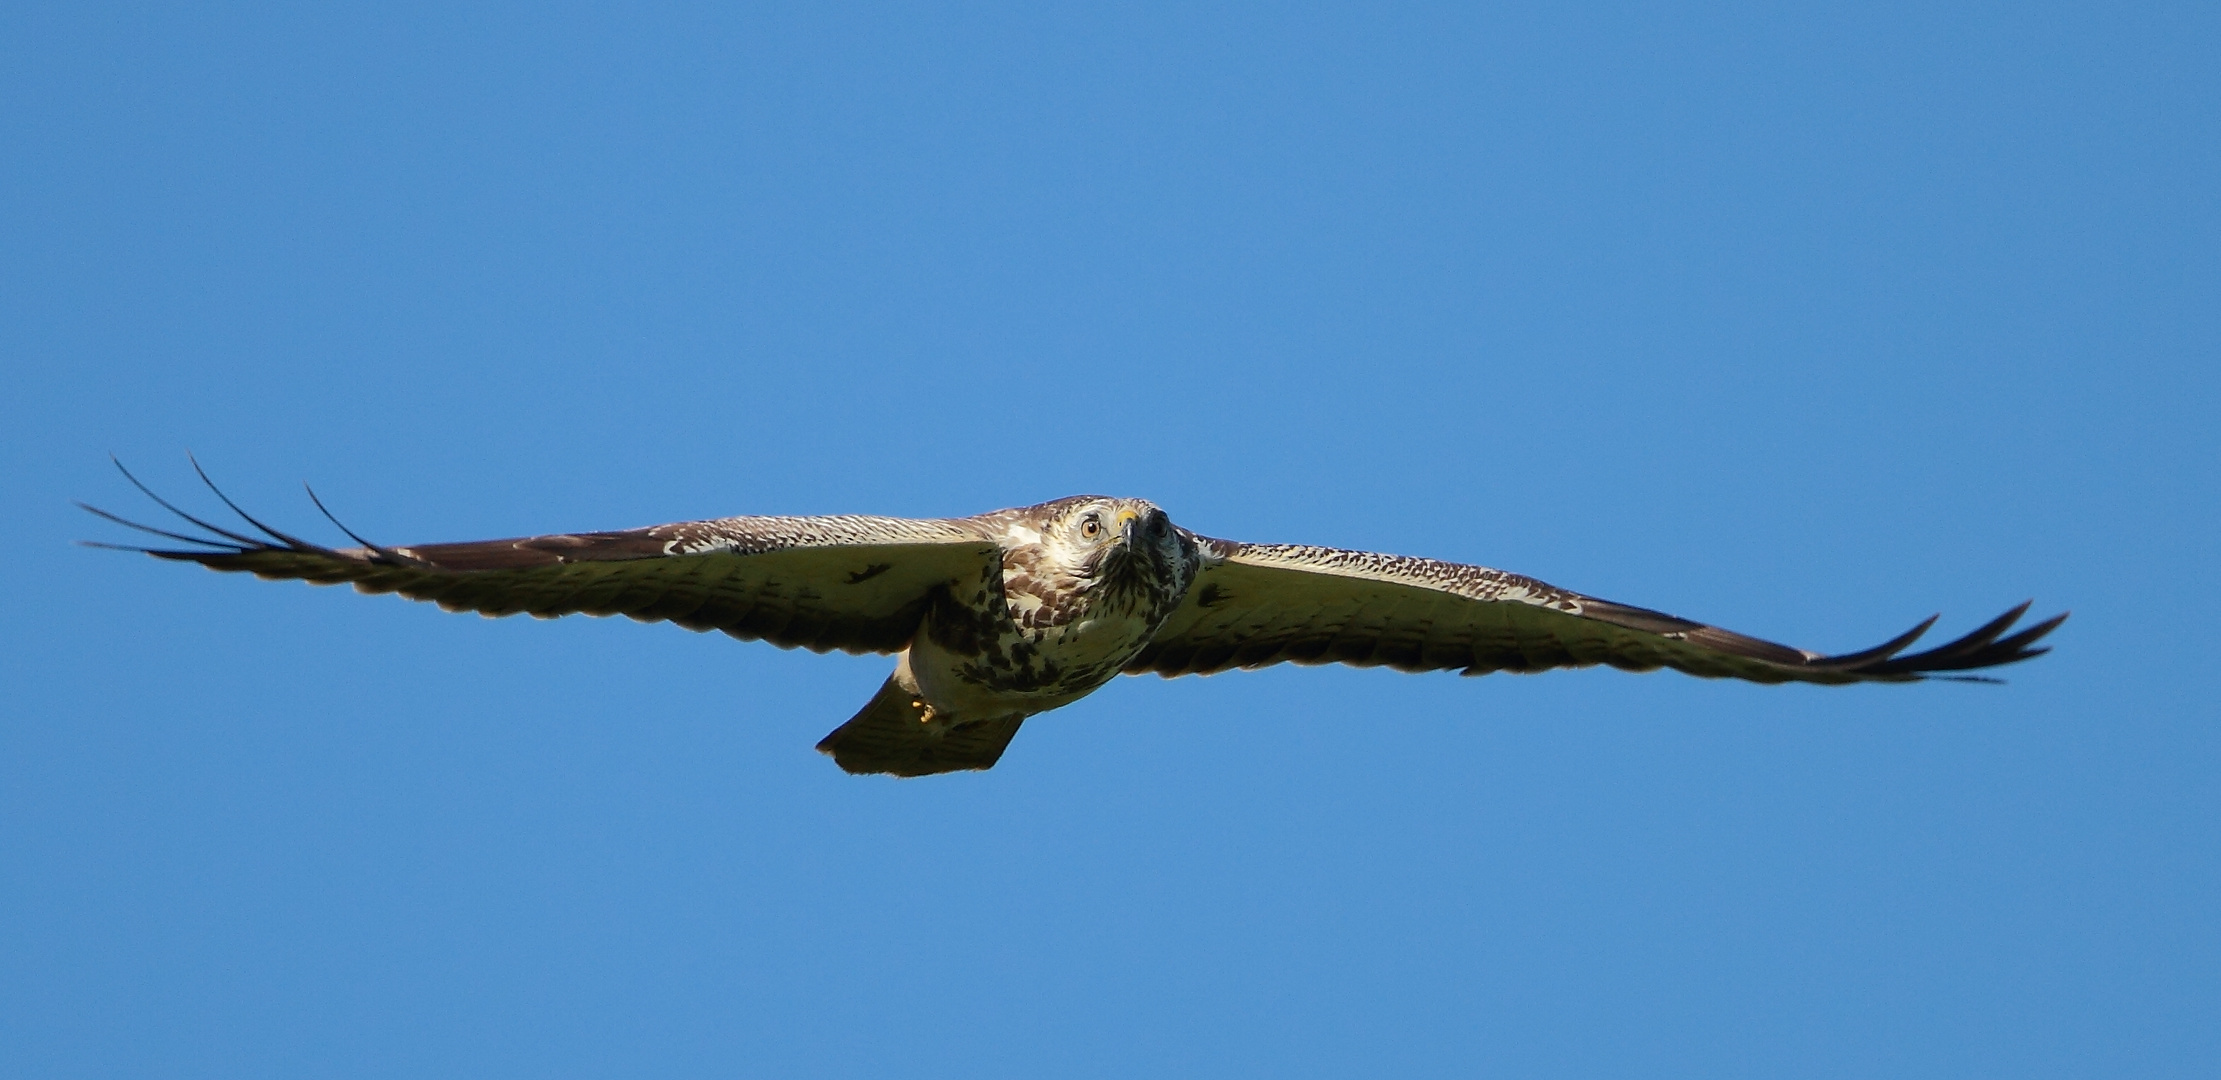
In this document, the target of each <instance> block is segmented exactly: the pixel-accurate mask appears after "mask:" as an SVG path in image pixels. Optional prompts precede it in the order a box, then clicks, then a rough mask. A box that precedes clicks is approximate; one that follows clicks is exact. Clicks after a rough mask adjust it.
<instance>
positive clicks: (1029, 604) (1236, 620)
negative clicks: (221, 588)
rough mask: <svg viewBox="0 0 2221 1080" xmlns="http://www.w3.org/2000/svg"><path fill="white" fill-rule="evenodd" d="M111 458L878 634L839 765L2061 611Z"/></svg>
mask: <svg viewBox="0 0 2221 1080" xmlns="http://www.w3.org/2000/svg"><path fill="white" fill-rule="evenodd" d="M117 467H118V468H119V469H120V468H122V464H121V463H120V462H119V463H118V464H117ZM194 468H195V470H198V469H199V465H198V464H197V463H196V464H195V465H194ZM124 476H125V477H126V478H129V479H130V480H131V483H132V484H134V485H136V486H137V487H138V488H139V490H141V491H143V492H145V493H146V494H147V496H148V497H149V498H152V499H153V500H154V501H155V502H156V503H157V504H159V505H160V506H161V507H162V508H163V509H165V510H168V511H170V512H171V513H173V514H176V515H177V516H178V517H179V518H181V519H183V520H184V521H185V522H187V523H189V524H191V525H192V526H194V527H197V528H199V529H202V530H205V533H204V534H202V535H194V534H189V533H181V532H172V531H169V530H165V529H157V528H154V527H151V526H148V525H142V524H139V523H137V522H133V521H128V520H125V519H124V518H121V517H118V516H116V515H114V514H110V513H108V512H107V511H104V510H99V509H96V508H94V507H91V506H86V507H85V509H87V510H91V511H92V512H93V513H95V514H98V515H100V516H101V517H103V518H107V519H108V520H110V521H114V522H116V523H118V524H122V525H126V526H129V527H131V528H134V529H138V530H141V531H143V532H148V533H152V534H154V535H157V536H161V537H165V538H167V539H170V540H175V541H178V542H181V543H184V544H188V545H191V546H190V547H188V548H182V549H178V548H145V547H133V546H123V545H114V544H96V545H95V546H99V547H115V548H120V549H121V550H126V551H139V552H144V553H146V554H148V555H153V556H155V557H157V558H162V559H175V560H180V561H184V562H196V563H199V564H201V565H202V566H206V567H208V568H209V569H212V570H244V571H246V572H248V573H251V574H254V575H255V576H257V577H263V578H298V579H300V580H303V581H307V582H310V583H312V584H317V585H332V584H337V583H339V582H343V581H344V582H351V583H353V585H354V586H355V589H356V590H357V591H359V592H366V593H388V592H397V593H400V594H401V595H403V596H406V597H409V598H410V599H412V600H430V601H434V602H436V603H438V604H439V605H440V606H441V607H443V608H446V609H447V610H449V611H475V612H478V613H479V614H481V615H486V616H493V617H498V616H503V615H515V614H517V613H519V612H524V613H527V614H530V615H532V616H534V617H536V618H543V619H551V618H554V617H556V616H559V615H569V614H572V613H574V612H584V613H586V614H588V615H627V616H630V617H632V618H634V619H638V620H640V621H643V622H654V621H659V620H660V621H668V622H673V623H677V624H678V625H680V626H683V627H686V628H687V629H689V630H698V631H699V630H719V631H723V632H724V633H726V634H729V635H731V636H733V637H736V638H739V639H741V640H743V641H755V640H761V641H768V642H771V643H772V644H774V645H777V646H780V647H781V648H794V647H796V646H800V647H802V648H806V649H810V650H813V651H816V652H826V651H829V650H832V649H841V650H844V651H847V652H852V653H866V652H871V653H889V654H893V655H894V657H895V669H894V673H893V674H891V675H889V676H888V677H887V681H886V683H885V684H884V685H882V686H881V687H880V688H879V692H878V693H877V694H876V695H874V696H873V697H872V699H871V701H870V703H869V704H866V705H865V706H864V708H863V711H861V712H858V713H857V714H856V716H855V717H854V718H853V719H851V720H849V721H848V722H847V723H845V724H842V725H841V726H840V727H838V728H836V729H834V731H833V733H832V734H830V735H827V736H826V737H825V739H824V741H823V742H820V743H818V749H819V750H822V751H824V752H825V753H828V754H831V755H832V756H833V760H834V761H836V762H838V763H839V764H840V766H841V768H843V769H846V770H848V771H849V772H852V773H893V774H896V775H898V776H923V775H927V774H930V773H941V772H951V771H955V770H959V769H985V768H988V767H990V766H992V765H994V764H995V762H996V760H997V759H998V758H1000V757H1002V753H1003V748H1004V747H1006V746H1008V745H1009V744H1010V740H1011V737H1012V736H1014V735H1016V734H1017V733H1018V726H1019V724H1021V723H1023V722H1024V721H1025V719H1026V717H1029V716H1032V715H1034V714H1036V713H1042V712H1047V711H1049V710H1050V709H1054V708H1058V707H1060V706H1063V705H1069V704H1071V703H1072V702H1075V701H1078V700H1079V699H1081V698H1083V697H1086V696H1087V695H1088V694H1090V693H1093V692H1094V691H1095V689H1096V688H1097V687H1100V686H1102V685H1103V684H1104V683H1106V682H1109V681H1110V679H1111V677H1112V676H1114V675H1118V674H1120V673H1125V674H1130V675H1131V674H1140V673H1142V672H1150V671H1153V672H1156V673H1157V674H1159V675H1164V676H1167V677H1169V676H1174V675H1186V674H1191V673H1192V674H1205V675H1207V674H1210V673H1212V672H1217V671H1224V670H1226V669H1228V668H1234V667H1239V668H1258V667H1264V666H1266V665H1268V664H1277V663H1279V662H1281V661H1283V660H1287V661H1293V662H1295V663H1299V664H1325V663H1344V664H1354V665H1357V666H1360V667H1370V666H1374V665H1385V666H1388V667H1392V668H1395V669H1396V670H1398V671H1437V670H1453V669H1454V670H1456V671H1458V672H1459V673H1460V674H1464V675H1485V674H1487V673H1489V672H1491V671H1519V672H1528V671H1543V670H1546V669H1549V668H1558V667H1588V666H1591V665H1595V664H1609V665H1611V666H1613V667H1616V668H1621V669H1623V670H1627V671H1651V670H1655V669H1657V668H1661V667H1669V668H1673V669H1674V670H1676V671H1684V672H1687V673H1689V674H1691V675H1700V676H1704V677H1706V678H1734V679H1745V680H1748V681H1751V682H1761V683H1780V682H1807V683H1828V684H1842V683H1857V682H1916V681H1920V680H1922V679H1927V678H1937V677H1942V678H1967V676H1954V675H1946V674H1940V673H1948V672H1965V671H1973V670H1976V669H1981V668H1990V667H1996V666H1999V665H2002V664H2011V663H2015V662H2018V661H2021V660H2026V659H2028V658H2030V657H2033V656H2037V655H2040V654H2042V653H2044V652H2047V651H2049V650H2048V649H2046V648H2038V647H2033V646H2034V645H2035V643H2036V642H2037V641H2038V640H2039V639H2041V638H2042V637H2043V636H2044V635H2046V634H2049V633H2050V632H2051V631H2052V630H2053V628H2055V627H2057V626H2058V625H2059V624H2060V623H2061V622H2062V621H2064V620H2065V619H2066V615H2064V614H2060V615H2056V616H2053V617H2052V618H2049V619H2046V620H2044V621H2043V622H2040V623H2036V624H2034V625H2032V626H2027V627H2024V628H2022V629H2020V630H2018V631H2015V632H2012V633H2008V632H2007V631H2009V630H2012V628H2013V625H2014V623H2015V622H2017V621H2018V620H2019V619H2020V617H2021V615H2022V614H2024V613H2025V612H2026V611H2027V610H2028V605H2027V604H2025V603H2024V604H2022V605H2020V606H2019V607H2016V608H2014V609H2013V610H2011V611H2008V612H2006V613H2005V614H2003V615H2001V616H1999V617H1998V618H1996V619H1995V620H1992V621H1991V622H1989V623H1987V624H1985V625H1983V626H1982V627H1981V628H1979V629H1977V630H1975V631H1974V632H1973V633H1970V634H1968V635H1966V636H1965V637H1962V638H1960V639H1959V640H1957V641H1954V642H1951V643H1950V644H1948V645H1944V646H1941V647H1939V648H1935V649H1931V650H1929V651H1927V652H1921V653H1912V654H1909V655H1908V654H1905V653H1904V650H1905V648H1906V647H1907V646H1909V645H1911V644H1912V643H1913V641H1914V639H1916V638H1918V637H1920V635H1921V634H1922V633H1923V632H1924V631H1926V630H1927V629H1928V627H1929V626H1930V625H1931V624H1933V623H1934V622H1935V618H1934V617H1930V618H1929V619H1928V620H1927V621H1926V622H1923V623H1921V624H1920V625H1919V626H1916V627H1913V628H1912V629H1911V630H1910V631H1907V632H1906V633H1904V634H1902V635H1899V636H1898V637H1895V638H1892V639H1890V640H1889V641H1886V642H1883V643H1882V644H1880V645H1877V646H1875V647H1873V648H1871V649H1866V650H1864V651H1861V652H1855V653H1846V654H1844V655H1841V656H1822V655H1820V654H1819V653H1814V652H1807V651H1805V650H1803V649H1793V648H1790V647H1788V646H1786V645H1776V644H1774V643H1773V642H1770V641H1761V640H1759V639H1757V638H1753V637H1746V636H1744V635H1742V634H1738V633H1735V632H1733V631H1729V630H1722V629H1720V628H1718V627H1715V626H1707V625H1705V624H1703V623H1699V622H1691V621H1689V620H1687V619H1681V618H1676V617H1675V616H1672V615H1666V614H1663V613H1660V612H1656V611H1651V610H1648V609H1646V608H1639V607H1630V606H1628V605H1626V604H1617V603H1613V602H1611V601H1609V600H1599V599H1597V598H1595V597H1592V596H1583V595H1581V594H1580V593H1576V592H1571V591H1568V590H1566V589H1561V588H1557V587H1556V586H1552V585H1546V584H1544V583H1542V582H1540V581H1536V580H1535V579H1533V578H1528V577H1522V576H1520V575H1518V574H1510V573H1505V572H1504V571H1501V570H1491V569H1488V568H1486V567H1481V566H1466V565H1462V564H1459V563H1449V562H1437V561H1435V560H1433V559H1418V558H1409V557H1406V556H1401V555H1379V554H1374V553H1371V552H1364V551H1341V550H1337V549H1334V548H1323V547H1307V546H1301V545H1292V544H1244V543H1237V542H1234V541H1231V540H1216V539H1212V538H1211V537H1207V536H1200V535H1198V534H1196V533H1192V532H1189V531H1188V530H1186V529H1183V528H1180V527H1179V526H1177V525H1174V524H1173V523H1172V521H1171V519H1170V518H1168V517H1166V516H1165V512H1164V511H1163V510H1160V509H1158V508H1157V506H1156V505H1155V504H1154V503H1150V502H1148V501H1146V500H1142V499H1113V498H1104V497H1100V496H1094V495H1078V496H1073V497H1071V498H1066V499H1057V500H1055V501H1053V502H1045V503H1041V504H1039V505H1036V506H1021V507H1017V508H1014V509H1010V510H997V511H994V512H992V513H987V514H981V515H979V516H977V517H968V518H946V519H907V518H891V517H863V516H851V515H840V516H833V517H730V518H719V519H716V520H713V521H685V522H679V523H677V524H672V525H655V526H651V527H649V528H645V529H627V530H623V531H618V532H582V533H556V534H552V535H548V536H529V537H522V538H519V539H512V540H477V541H469V542H465V543H457V544H420V545H416V546H412V547H381V546H379V545H377V544H373V543H371V542H369V541H367V540H364V539H363V538H362V537H360V536H357V535H355V533H354V532H353V531H351V530H348V529H347V527H346V526H344V525H339V522H338V520H337V519H336V518H335V519H333V522H332V523H333V524H334V525H339V528H340V530H341V531H342V532H345V533H346V534H347V536H348V537H349V538H351V539H353V540H354V541H355V542H356V543H357V544H360V545H361V546H360V547H353V548H329V547H324V546H321V545H318V544H312V543H309V542H308V541H305V540H301V539H298V538H296V537H293V536H288V535H286V534H285V533H282V532H279V531H277V530H276V529H273V528H270V527H269V526H267V525H264V524H263V523H262V522H260V521H257V520H255V519H254V518H253V517H251V516H249V515H248V514H247V513H246V512H245V511H243V510H240V509H239V507H238V506H237V505H235V504H233V503H232V501H231V500H230V499H229V498H228V497H226V496H225V495H224V494H223V492H222V491H220V490H219V491H216V495H217V497H218V498H219V499H222V500H223V502H224V504H225V505H226V506H228V507H230V508H231V510H232V511H233V512H234V513H237V514H238V515H239V517H240V518H241V519H243V520H244V521H245V522H246V523H247V526H248V527H250V528H252V529H254V530H256V531H258V532H260V533H261V534H262V535H260V536H254V535H249V534H247V533H243V532H236V531H233V530H231V529H226V528H223V527H220V526H217V525H212V524H210V523H208V522H207V521H204V520H202V519H200V518H197V517H194V516H193V515H191V514H188V513H186V512H184V511H183V510H179V509H178V508H177V507H175V506H173V505H171V504H170V503H169V502H167V501H165V500H163V499H162V497H161V496H159V495H156V494H155V493H154V492H153V491H151V490H149V489H148V488H147V487H146V485H144V484H140V483H139V481H138V479H137V478H136V477H132V476H131V473H130V472H129V471H128V470H126V471H125V472H124ZM201 479H202V480H203V481H207V479H208V477H207V474H206V473H202V475H201ZM209 487H210V489H211V490H215V485H214V484H213V483H210V484H209ZM309 497H310V499H311V500H315V498H316V495H315V492H313V491H311V492H310V493H309ZM80 505H82V504H80ZM316 507H317V509H318V510H323V503H322V502H321V501H317V502H316ZM325 516H326V517H330V513H329V512H328V511H326V512H325ZM181 527H182V526H181Z"/></svg>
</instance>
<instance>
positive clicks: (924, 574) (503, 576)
mask: <svg viewBox="0 0 2221 1080" xmlns="http://www.w3.org/2000/svg"><path fill="white" fill-rule="evenodd" d="M124 475H125V476H127V477H128V476H130V474H129V473H128V472H126V473H125V474H124ZM204 479H205V477H204ZM132 483H134V484H137V483H138V480H137V479H136V478H133V479H132ZM210 487H211V488H213V487H214V485H213V484H211V485H210ZM140 489H141V490H146V489H145V486H144V485H140ZM147 494H148V495H149V496H150V497H153V498H154V499H155V501H156V502H158V503H160V504H161V505H162V506H163V507H164V508H165V509H167V510H169V511H170V512H172V513H174V514H177V515H178V516H179V517H180V518H183V519H184V520H185V521H186V522H187V523H189V524H190V525H192V526H194V527H197V528H199V529H201V530H205V532H204V533H202V534H198V535H196V534H193V533H185V532H174V531H171V530H166V529H155V528H152V527H150V526H146V525H141V524H139V523H137V522H133V521H127V520H125V519H123V518H121V517H118V516H116V515H114V514H110V513H108V512H107V511H104V510H99V509H96V508H94V507H90V506H87V507H86V509H87V510H91V511H92V512H93V513H96V514H99V515H100V516H102V517H104V518H107V519H109V520H111V521H115V522H118V523H120V524H124V525H128V526H130V527H132V528H135V529H140V530H142V531H145V532H150V533H153V534H155V535H158V536H162V537H166V538H168V539H170V540H174V541H180V542H182V543H185V544H189V545H193V546H191V547H185V548H146V547H131V548H127V550H132V551H141V552H145V553H146V554H149V555H153V556H155V557H156V558H161V559H174V560H179V561H183V562H196V563H199V564H201V565H202V566H206V567H208V568H209V569H211V570H230V571H245V572H247V573H251V574H254V575H255V576H256V577H261V578H294V579H299V580H302V581H307V582H311V583H313V584H317V585H336V584H338V583H340V582H348V583H351V584H353V585H354V587H355V588H356V590H357V591H360V592H366V593H389V592H390V593H400V594H401V595H403V596H406V597H409V598H410V599H412V600H429V601H433V602H435V603H438V604H439V605H440V606H441V607H443V608H446V609H447V610H449V611H475V612H478V613H480V614H482V615H487V616H496V617H498V616H503V615H515V614H518V613H524V614H529V615H532V616H535V617H538V618H554V617H556V616H559V615H568V614H573V613H584V614H588V615H626V616H630V617H632V618H634V619H638V620H641V621H644V622H654V621H668V622H673V623H677V624H678V625H680V626H683V627H686V628H687V629H689V630H703V631H706V630H720V631H723V632H725V633H727V634H730V635H732V636H733V637H736V638H741V639H743V640H763V641H769V642H771V643H773V644H775V645H779V646H781V647H784V648H794V647H797V646H799V647H802V648H807V649H812V650H815V651H818V652H826V651H829V650H832V649H841V650H845V651H848V652H881V653H886V652H896V651H899V650H901V649H902V648H903V647H905V646H906V645H908V644H909V643H910V638H911V636H912V635H913V634H915V633H916V632H917V628H918V624H919V622H920V620H921V619H922V618H923V616H924V612H925V610H926V608H927V606H928V605H930V604H931V603H932V602H933V599H934V597H935V596H936V595H937V594H940V593H941V592H942V591H943V590H945V589H950V588H957V587H962V588H966V589H977V588H980V587H982V585H984V584H986V583H987V582H989V581H990V580H991V579H992V577H993V575H995V574H999V573H1000V571H1001V559H1000V554H999V550H998V548H997V546H996V544H995V543H994V541H993V540H992V539H990V538H989V537H988V536H987V534H986V533H985V531H984V530H983V529H982V528H981V527H980V526H978V525H976V524H975V523H973V522H972V521H970V520H968V519H963V518H955V519H913V518H890V517H863V516H837V517H731V518H719V519H715V520H709V521H686V522H678V523H675V524H671V525H655V526H650V527H648V528H643V529H627V530H623V531H618V532H583V533H557V534H554V535H549V536H528V537H519V538H515V539H507V540H478V541H469V542H465V543H455V544H419V545H415V546H410V547H382V546H379V545H376V544H372V543H370V542H368V541H366V540H363V539H362V538H361V537H354V539H355V540H356V542H357V543H359V544H361V545H362V546H361V547H354V548H328V547H324V546H322V545H318V544H313V543H309V542H308V541H305V540H301V539H299V538H297V537H294V536H289V535H287V534H285V533H281V532H278V531H277V530H275V529H272V528H270V527H268V526H266V525H263V524H262V523H261V522H259V521H256V520H255V519H254V518H252V517H248V516H247V515H246V513H245V512H244V511H240V510H239V509H238V507H237V506H232V510H233V511H235V512H237V513H239V516H240V517H241V518H244V519H245V520H246V522H247V524H248V525H250V526H252V527H253V529H255V530H257V531H258V532H260V533H261V534H262V535H259V536H257V535H251V534H249V533H246V532H241V531H234V530H231V529H225V528H221V527H219V526H216V525H212V524H210V523H208V522H207V521H204V520H202V519H200V518H197V517H194V516H192V515H190V514H187V513H185V512H184V511H182V510H179V509H177V508H176V507H174V506H171V505H170V504H169V503H168V502H166V501H163V500H162V499H161V497H160V496H156V495H154V493H153V492H152V491H148V492H147ZM217 495H218V497H222V495H223V493H222V492H220V491H219V492H217ZM224 502H225V504H226V505H230V504H231V500H230V499H228V498H227V499H224ZM318 505H319V507H321V504H318ZM181 527H182V526H181ZM343 528H344V527H343ZM349 535H350V536H353V534H352V533H349ZM99 546H105V547H116V546H120V545H99Z"/></svg>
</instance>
